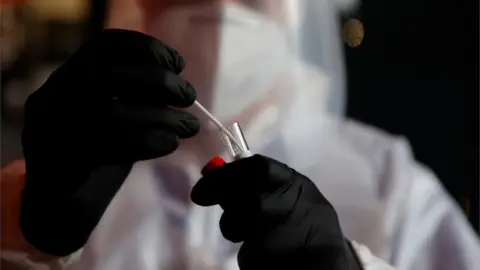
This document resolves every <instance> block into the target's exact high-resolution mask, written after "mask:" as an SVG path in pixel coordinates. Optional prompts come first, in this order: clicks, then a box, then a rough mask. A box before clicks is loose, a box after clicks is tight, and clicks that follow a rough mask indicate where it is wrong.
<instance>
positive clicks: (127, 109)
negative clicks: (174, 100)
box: [110, 102, 200, 139]
mask: <svg viewBox="0 0 480 270" xmlns="http://www.w3.org/2000/svg"><path fill="white" fill-rule="evenodd" d="M110 113H111V116H110V117H111V118H112V119H113V122H115V123H119V125H123V126H128V125H131V126H132V127H133V128H134V127H140V128H143V129H164V130H166V131H169V132H172V133H174V134H176V135H177V136H178V137H180V138H181V139H185V138H190V137H192V136H194V135H196V134H197V133H198V131H199V130H200V121H199V120H198V118H197V117H195V116H194V115H192V114H190V113H188V112H184V111H180V110H176V109H174V108H169V107H151V106H138V105H130V104H125V103H122V102H115V103H113V104H111V106H110Z"/></svg>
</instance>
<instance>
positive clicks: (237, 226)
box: [219, 207, 263, 243]
mask: <svg viewBox="0 0 480 270" xmlns="http://www.w3.org/2000/svg"><path fill="white" fill-rule="evenodd" d="M262 223H263V221H262V215H259V214H258V209H254V208H250V207H243V208H241V207H240V208H237V209H236V210H232V209H229V210H227V211H225V212H224V213H223V214H222V216H221V218H220V222H219V226H220V231H221V232H222V235H223V237H224V238H225V239H227V240H229V241H231V242H233V243H239V242H242V241H245V239H247V238H251V237H254V235H255V234H256V233H258V232H260V230H261V227H262Z"/></svg>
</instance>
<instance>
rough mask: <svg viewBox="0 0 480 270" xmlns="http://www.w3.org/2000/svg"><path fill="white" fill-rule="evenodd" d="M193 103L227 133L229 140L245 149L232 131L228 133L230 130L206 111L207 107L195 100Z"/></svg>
mask: <svg viewBox="0 0 480 270" xmlns="http://www.w3.org/2000/svg"><path fill="white" fill-rule="evenodd" d="M193 105H194V106H196V107H197V108H198V109H199V110H200V111H202V113H203V114H205V115H206V116H207V117H208V119H209V120H210V121H212V123H213V124H215V126H217V127H218V128H219V129H220V130H221V131H222V132H223V133H224V134H225V135H227V137H228V138H229V139H230V140H232V142H234V143H235V144H236V145H237V147H238V148H239V149H242V151H243V150H245V149H243V147H242V145H241V144H240V142H238V140H237V139H236V138H235V137H234V136H233V135H232V133H230V131H228V129H226V128H225V127H224V126H223V125H222V123H220V121H218V120H217V118H215V117H214V116H213V115H212V114H211V113H210V112H209V111H207V109H205V107H203V106H202V104H200V103H199V102H198V101H196V100H195V102H194V103H193Z"/></svg>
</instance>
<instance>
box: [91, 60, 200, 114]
mask: <svg viewBox="0 0 480 270" xmlns="http://www.w3.org/2000/svg"><path fill="white" fill-rule="evenodd" d="M97 76H102V77H101V78H100V80H102V81H103V82H104V83H103V84H104V85H103V87H104V88H106V89H105V90H106V93H107V95H109V96H110V97H111V98H115V99H120V100H124V101H131V102H136V103H140V104H150V105H154V104H155V105H159V104H162V105H170V106H174V107H180V108H186V107H189V106H190V105H192V104H193V102H194V101H195V99H196V90H195V88H194V87H193V86H192V85H191V84H190V83H189V82H188V81H186V80H184V79H183V78H182V77H180V76H179V75H177V74H175V73H173V72H170V71H168V70H165V69H162V68H157V69H155V68H145V67H139V66H116V67H112V68H110V69H108V70H107V71H105V72H104V74H102V75H97Z"/></svg>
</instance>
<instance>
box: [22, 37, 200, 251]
mask: <svg viewBox="0 0 480 270" xmlns="http://www.w3.org/2000/svg"><path fill="white" fill-rule="evenodd" d="M183 69H184V61H183V58H182V57H181V56H180V55H179V54H178V52H177V51H175V50H174V49H171V48H169V47H167V46H166V45H164V44H163V43H162V42H160V41H159V40H156V39H154V38H152V37H150V36H147V35H144V34H141V33H138V32H133V31H126V30H106V31H104V32H103V33H101V34H100V35H99V36H98V37H96V38H94V39H93V40H92V41H90V42H89V43H87V44H86V45H84V46H83V47H81V48H80V49H79V50H78V52H76V53H75V54H74V55H73V57H71V59H69V60H68V62H66V63H65V64H64V65H63V66H61V67H60V68H59V69H58V70H56V71H55V72H54V73H53V74H52V75H51V76H50V77H49V78H48V80H47V82H46V83H45V84H44V85H43V86H42V87H41V88H40V89H38V90H37V91H36V92H34V93H33V94H32V95H31V96H30V97H29V98H28V100H27V102H26V104H25V123H24V130H23V133H22V143H23V150H24V154H25V160H26V166H27V179H26V187H25V190H24V196H23V202H22V213H21V226H22V230H23V233H24V235H25V237H26V239H27V240H28V241H29V242H30V243H31V244H33V245H34V246H35V247H37V248H38V249H40V250H42V251H44V252H47V253H50V254H53V255H59V256H63V255H67V254H69V253H71V252H73V251H75V250H77V249H79V248H80V247H82V246H83V245H84V243H85V242H86V241H87V239H88V236H89V235H90V233H91V231H92V230H93V229H94V227H95V226H96V225H97V223H98V221H99V220H100V217H101V216H102V214H103V212H104V211H105V209H106V207H107V206H108V204H109V203H110V201H111V199H112V198H113V196H114V195H115V194H116V192H117V190H118V189H119V188H120V186H121V185H122V183H123V181H124V180H125V178H126V177H127V176H128V174H129V172H130V169H131V168H132V165H133V163H134V162H136V161H140V160H147V159H152V158H157V157H161V156H165V155H167V154H169V153H171V152H173V151H174V150H175V149H176V148H177V146H178V144H179V139H183V138H189V137H191V136H193V135H195V134H196V133H197V132H198V131H199V125H200V124H199V120H198V119H197V118H196V117H194V116H193V115H191V114H188V113H186V112H183V111H181V110H178V109H175V108H172V107H188V106H190V105H191V104H192V103H193V102H194V101H195V97H196V93H195V89H194V88H193V87H192V86H191V85H190V84H189V83H188V82H186V81H184V80H183V79H182V78H181V77H180V76H179V75H178V74H179V73H180V72H181V71H182V70H183Z"/></svg>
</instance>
